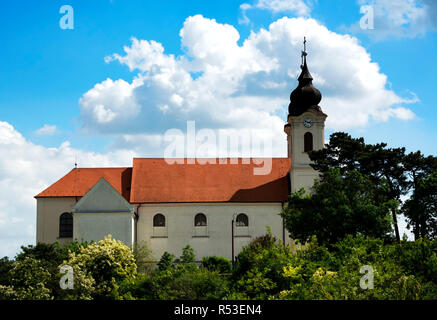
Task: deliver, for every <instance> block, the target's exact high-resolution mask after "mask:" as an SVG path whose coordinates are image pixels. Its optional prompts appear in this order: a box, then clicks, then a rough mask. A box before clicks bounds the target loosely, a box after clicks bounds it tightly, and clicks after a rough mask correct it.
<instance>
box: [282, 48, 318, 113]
mask: <svg viewBox="0 0 437 320" xmlns="http://www.w3.org/2000/svg"><path fill="white" fill-rule="evenodd" d="M304 45H306V40H305V41H304ZM305 49H306V48H305ZM305 49H304V51H303V52H302V60H303V61H302V62H303V64H302V66H301V69H302V72H301V74H300V76H299V79H298V80H299V85H298V86H297V88H296V89H294V91H293V92H292V93H291V95H290V105H289V107H288V112H289V114H290V115H291V116H295V117H296V116H300V115H301V114H302V113H304V112H306V111H308V110H310V109H314V110H315V111H319V112H322V109H321V108H320V107H319V103H320V101H322V94H321V93H320V91H319V90H317V88H316V87H314V86H313V77H312V76H311V73H310V71H309V70H308V66H307V60H306V56H307V53H306V51H305Z"/></svg>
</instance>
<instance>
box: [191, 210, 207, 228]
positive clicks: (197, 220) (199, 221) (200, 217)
mask: <svg viewBox="0 0 437 320" xmlns="http://www.w3.org/2000/svg"><path fill="white" fill-rule="evenodd" d="M207 225H208V224H207V221H206V216H205V215H204V214H203V213H198V214H196V216H195V217H194V226H195V227H206V226H207Z"/></svg>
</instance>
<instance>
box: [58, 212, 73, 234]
mask: <svg viewBox="0 0 437 320" xmlns="http://www.w3.org/2000/svg"><path fill="white" fill-rule="evenodd" d="M59 238H73V215H72V214H71V213H68V212H65V213H63V214H61V216H60V217H59Z"/></svg>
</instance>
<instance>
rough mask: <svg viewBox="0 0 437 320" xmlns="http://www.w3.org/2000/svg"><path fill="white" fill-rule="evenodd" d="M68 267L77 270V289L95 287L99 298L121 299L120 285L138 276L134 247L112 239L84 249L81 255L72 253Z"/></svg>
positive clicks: (107, 238)
mask: <svg viewBox="0 0 437 320" xmlns="http://www.w3.org/2000/svg"><path fill="white" fill-rule="evenodd" d="M64 264H65V265H69V266H71V267H72V268H73V270H74V277H75V279H74V281H75V287H76V286H82V287H89V286H92V289H93V290H92V292H91V296H92V297H93V298H95V299H107V298H117V297H118V287H119V284H120V283H121V282H122V281H124V280H128V279H131V278H135V276H136V274H137V266H136V264H135V258H134V255H133V253H132V251H131V250H130V248H129V247H127V246H126V245H125V244H123V243H122V242H121V241H116V240H114V239H112V238H111V236H108V237H105V240H101V241H99V242H97V243H92V244H90V245H88V246H87V247H81V248H80V250H79V252H78V253H75V252H70V254H69V257H68V260H67V261H65V262H64Z"/></svg>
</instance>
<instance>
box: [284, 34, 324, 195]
mask: <svg viewBox="0 0 437 320" xmlns="http://www.w3.org/2000/svg"><path fill="white" fill-rule="evenodd" d="M306 42H307V41H306V39H305V38H304V50H303V51H302V65H301V67H300V68H301V69H302V72H301V74H300V76H299V78H298V81H299V85H298V86H297V88H296V89H295V90H294V91H293V92H292V93H291V95H290V105H289V107H288V113H289V114H288V122H287V124H286V125H285V127H284V131H285V133H286V134H287V141H288V157H289V158H291V170H290V178H291V179H290V180H291V192H296V191H299V189H301V188H305V189H306V190H307V191H309V190H310V188H311V187H312V186H313V184H314V179H318V178H319V174H318V172H317V171H315V170H314V169H313V168H311V166H310V163H311V160H310V158H309V156H308V152H309V151H312V150H320V149H323V147H324V143H325V142H324V141H325V120H326V118H327V117H328V116H327V115H326V114H325V113H323V111H322V108H320V106H319V103H320V101H321V100H322V94H321V93H320V91H319V90H317V89H316V88H315V87H314V86H313V78H312V76H311V74H310V72H309V70H308V66H307V55H308V54H307V52H306Z"/></svg>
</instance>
